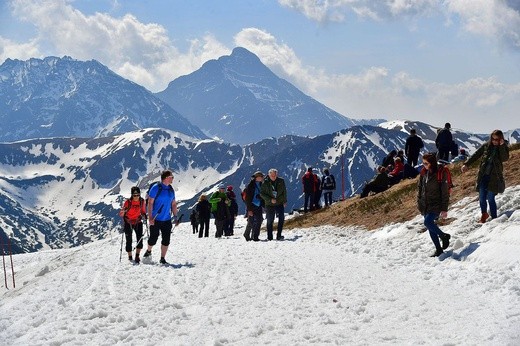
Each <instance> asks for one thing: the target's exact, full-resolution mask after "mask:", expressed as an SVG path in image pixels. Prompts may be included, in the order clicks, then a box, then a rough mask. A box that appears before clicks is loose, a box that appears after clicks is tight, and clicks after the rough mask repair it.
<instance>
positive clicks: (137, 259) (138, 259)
mask: <svg viewBox="0 0 520 346" xmlns="http://www.w3.org/2000/svg"><path fill="white" fill-rule="evenodd" d="M134 261H135V263H137V264H139V262H141V259H140V258H139V255H135V260H134Z"/></svg>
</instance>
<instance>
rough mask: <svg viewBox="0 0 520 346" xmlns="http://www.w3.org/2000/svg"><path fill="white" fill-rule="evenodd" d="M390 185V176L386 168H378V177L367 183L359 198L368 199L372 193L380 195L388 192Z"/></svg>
mask: <svg viewBox="0 0 520 346" xmlns="http://www.w3.org/2000/svg"><path fill="white" fill-rule="evenodd" d="M388 183H389V179H388V174H387V173H386V168H385V167H384V166H379V167H377V174H376V176H375V177H374V178H373V179H372V180H371V181H369V182H368V183H366V185H365V187H364V188H363V191H362V192H361V195H360V196H359V198H365V197H367V196H368V194H369V193H370V192H374V193H380V192H383V191H385V190H387V189H388V185H389V184H388Z"/></svg>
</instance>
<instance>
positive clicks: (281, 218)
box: [275, 205, 285, 240]
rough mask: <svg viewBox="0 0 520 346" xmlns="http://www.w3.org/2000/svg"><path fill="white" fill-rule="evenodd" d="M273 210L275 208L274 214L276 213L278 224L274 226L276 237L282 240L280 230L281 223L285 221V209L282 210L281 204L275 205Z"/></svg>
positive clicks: (281, 228)
mask: <svg viewBox="0 0 520 346" xmlns="http://www.w3.org/2000/svg"><path fill="white" fill-rule="evenodd" d="M275 210H276V214H278V225H277V227H276V228H277V229H276V239H277V240H282V239H283V236H282V230H283V224H284V222H285V210H284V207H283V205H277V206H276V208H275Z"/></svg>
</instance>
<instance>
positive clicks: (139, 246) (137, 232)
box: [135, 222, 143, 257]
mask: <svg viewBox="0 0 520 346" xmlns="http://www.w3.org/2000/svg"><path fill="white" fill-rule="evenodd" d="M135 236H136V238H137V246H136V247H135V257H139V253H140V252H141V249H142V248H143V223H142V222H139V223H138V224H137V225H136V227H135Z"/></svg>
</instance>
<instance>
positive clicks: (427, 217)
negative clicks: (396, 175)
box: [417, 153, 451, 257]
mask: <svg viewBox="0 0 520 346" xmlns="http://www.w3.org/2000/svg"><path fill="white" fill-rule="evenodd" d="M438 170H439V167H438V165H437V159H436V158H435V155H433V154H430V153H428V154H424V155H423V169H422V170H421V173H420V178H419V184H418V194H417V206H418V208H419V211H420V212H421V215H423V216H424V225H425V226H426V228H427V229H428V231H429V233H430V238H431V239H432V241H433V244H434V245H435V252H434V253H433V255H432V256H431V257H438V256H440V255H441V254H442V253H443V252H444V251H443V250H445V249H447V248H448V246H449V245H450V238H451V236H450V235H449V234H448V233H444V232H442V231H441V229H440V228H439V226H438V225H437V224H436V223H435V220H437V219H438V218H439V217H440V218H441V219H445V218H447V217H448V204H449V199H450V195H449V186H448V177H447V173H446V172H445V171H444V172H440V173H441V174H439V172H438ZM439 239H440V240H441V241H442V245H441V243H440V242H439Z"/></svg>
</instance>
